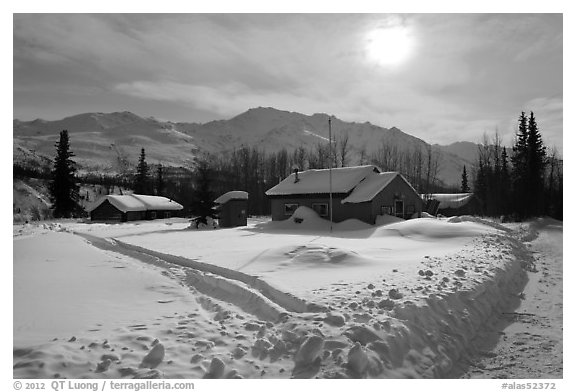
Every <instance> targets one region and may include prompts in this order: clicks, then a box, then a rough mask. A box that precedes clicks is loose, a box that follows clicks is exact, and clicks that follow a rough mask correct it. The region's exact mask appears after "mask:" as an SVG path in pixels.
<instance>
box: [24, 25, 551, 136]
mask: <svg viewBox="0 0 576 392" xmlns="http://www.w3.org/2000/svg"><path fill="white" fill-rule="evenodd" d="M561 20H562V19H561V16H554V15H551V16H550V15H545V16H542V15H530V14H528V15H508V14H507V15H481V14H480V15H475V14H464V15H462V14H459V15H450V14H424V15H387V14H353V15H350V14H330V15H327V14H309V15H306V14H304V15H302V14H286V15H283V14H276V15H274V14H252V15H251V14H234V15H226V14H222V15H209V14H182V15H104V14H102V15H98V14H85V15H58V14H50V15H42V14H39V15H15V16H14V92H15V93H16V92H17V93H18V104H22V107H27V108H29V107H33V105H32V104H31V102H34V104H37V102H39V101H41V100H38V99H36V100H34V99H33V95H34V94H35V92H34V91H33V90H34V86H42V89H43V90H44V91H46V92H47V93H48V92H53V94H51V96H52V100H51V104H52V105H53V107H57V106H58V102H61V104H60V105H61V106H62V107H63V109H62V111H66V110H67V109H66V108H65V105H67V104H68V103H69V102H70V101H71V99H72V98H74V99H76V97H77V95H78V94H77V93H76V95H74V92H75V91H76V92H77V91H79V89H80V90H84V91H94V92H95V93H94V94H92V95H91V96H90V100H86V102H87V103H86V109H84V111H86V112H88V111H91V108H90V104H93V103H94V102H97V99H100V100H101V101H103V102H104V101H105V102H106V104H109V103H110V102H126V103H127V104H126V105H125V106H130V104H128V102H130V103H131V104H133V105H134V106H137V105H142V107H143V108H144V107H145V108H147V110H149V109H148V108H150V107H153V106H151V105H154V104H155V103H162V105H158V108H162V109H159V110H158V111H156V113H154V114H155V115H157V116H160V117H164V118H170V115H173V114H174V113H176V111H181V114H180V115H179V118H180V119H181V120H188V121H207V120H212V119H219V118H223V117H225V118H226V117H231V116H234V115H236V114H238V113H241V112H243V111H245V110H247V109H248V108H250V107H256V106H274V107H277V108H279V109H284V110H293V111H299V112H302V113H306V114H313V113H315V112H326V113H330V114H334V115H336V116H338V117H339V118H341V119H343V120H347V121H359V122H364V121H370V122H372V123H374V124H378V125H382V126H387V127H390V126H397V127H399V128H401V129H403V130H405V131H407V132H409V133H412V134H414V135H416V136H419V137H421V138H423V139H424V140H427V141H430V142H441V143H449V142H451V141H455V140H472V141H475V140H478V139H479V138H480V137H481V135H482V133H484V132H487V131H488V132H490V131H492V130H493V129H494V128H495V127H498V128H499V129H501V130H502V133H505V132H506V133H510V132H512V129H513V128H512V125H513V121H514V120H515V119H516V117H517V115H518V112H519V110H521V108H523V107H524V106H523V105H525V104H527V103H529V102H530V101H531V100H533V101H534V102H532V104H533V105H534V106H535V107H538V109H536V108H535V109H534V110H535V112H537V116H538V118H539V119H540V118H541V121H542V126H543V127H544V126H545V125H546V128H547V129H548V128H553V129H556V131H554V132H555V134H556V135H557V134H558V132H560V134H561V110H560V116H559V115H558V111H557V110H556V111H554V110H553V109H554V105H558V99H556V100H555V101H554V100H551V101H550V100H546V99H547V98H542V97H558V96H560V97H561V95H562V73H561V70H562V68H561V67H562V47H561V43H562V23H561ZM382 26H402V27H403V28H406V29H408V30H409V32H410V36H411V37H413V38H414V47H413V52H412V54H411V56H410V57H409V58H408V59H407V61H406V62H405V63H403V64H402V65H401V66H396V67H394V68H392V67H379V66H378V64H376V63H375V62H373V61H369V59H368V58H367V52H366V46H365V45H366V40H367V38H366V37H367V36H369V34H368V33H369V32H370V31H371V29H374V28H377V27H382ZM383 50H386V48H383ZM558 70H559V71H558ZM24 87H27V88H28V89H29V90H28V91H25V89H24ZM111 97H113V98H114V99H115V100H114V99H111ZM538 99H543V101H538ZM78 101H79V100H78V99H76V102H78ZM88 102H89V103H88ZM172 103H173V104H174V105H172ZM560 105H561V98H560ZM168 107H170V109H166V108H168ZM40 109H41V108H38V110H39V111H40ZM190 109H196V110H190ZM163 111H164V112H163ZM168 112H170V115H169V114H168ZM142 113H143V114H146V113H145V111H144V110H142ZM190 113H201V114H202V116H203V117H201V118H195V117H192V116H191V114H190ZM28 117H31V118H34V117H35V116H34V114H30V115H29V116H28ZM559 120H560V121H559ZM548 124H556V125H548ZM558 124H560V125H558ZM558 126H559V127H560V128H558ZM558 129H559V130H560V131H558ZM555 140H556V141H558V140H559V141H560V143H561V139H559V138H558V137H556V139H555Z"/></svg>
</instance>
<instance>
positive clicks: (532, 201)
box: [463, 112, 563, 220]
mask: <svg viewBox="0 0 576 392" xmlns="http://www.w3.org/2000/svg"><path fill="white" fill-rule="evenodd" d="M562 166H563V161H562V159H561V158H560V157H559V156H558V153H557V151H556V150H555V149H551V150H549V149H548V148H547V147H546V146H545V145H544V143H543V141H542V136H541V134H540V131H539V128H538V124H537V122H536V117H535V115H534V113H533V112H530V116H529V117H527V116H526V113H525V112H522V113H521V114H520V116H519V119H518V129H517V131H516V134H515V141H514V145H513V147H512V149H509V148H506V147H504V146H502V140H501V138H500V136H499V135H498V133H496V134H495V135H494V137H493V138H492V140H489V138H488V137H487V136H486V135H485V136H484V138H483V140H482V143H481V144H480V146H479V148H478V161H477V164H476V167H475V171H474V179H473V182H474V192H475V193H476V195H477V196H478V197H479V198H480V199H481V200H482V201H483V205H484V211H483V213H484V214H485V215H489V216H507V217H510V218H511V219H514V220H524V219H527V218H530V217H534V216H542V215H549V216H552V217H554V218H556V219H562V212H563V209H562V203H563V200H562V191H563V184H562V182H563V167H562ZM463 176H464V174H463Z"/></svg>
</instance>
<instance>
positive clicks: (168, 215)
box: [164, 211, 172, 218]
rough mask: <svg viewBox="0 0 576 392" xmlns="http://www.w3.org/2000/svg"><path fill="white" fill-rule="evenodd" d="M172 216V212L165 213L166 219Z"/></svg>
mask: <svg viewBox="0 0 576 392" xmlns="http://www.w3.org/2000/svg"><path fill="white" fill-rule="evenodd" d="M171 216H172V214H171V213H170V211H166V212H164V218H170V217H171Z"/></svg>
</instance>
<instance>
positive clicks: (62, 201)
mask: <svg viewBox="0 0 576 392" xmlns="http://www.w3.org/2000/svg"><path fill="white" fill-rule="evenodd" d="M55 147H56V157H55V158H54V170H52V180H51V182H50V185H49V188H50V200H51V202H52V208H53V213H54V217H56V218H69V217H71V216H73V215H75V213H77V212H80V207H79V205H78V199H79V194H78V190H79V187H78V185H77V184H76V163H75V162H74V161H73V160H72V157H73V156H74V153H72V151H70V139H69V138H68V131H67V130H63V131H62V132H60V140H59V141H58V142H56V144H55Z"/></svg>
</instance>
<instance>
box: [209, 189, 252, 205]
mask: <svg viewBox="0 0 576 392" xmlns="http://www.w3.org/2000/svg"><path fill="white" fill-rule="evenodd" d="M230 200H248V192H244V191H230V192H226V193H225V194H223V195H221V196H220V197H219V198H217V199H216V200H214V203H216V204H224V203H226V202H228V201H230Z"/></svg>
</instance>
